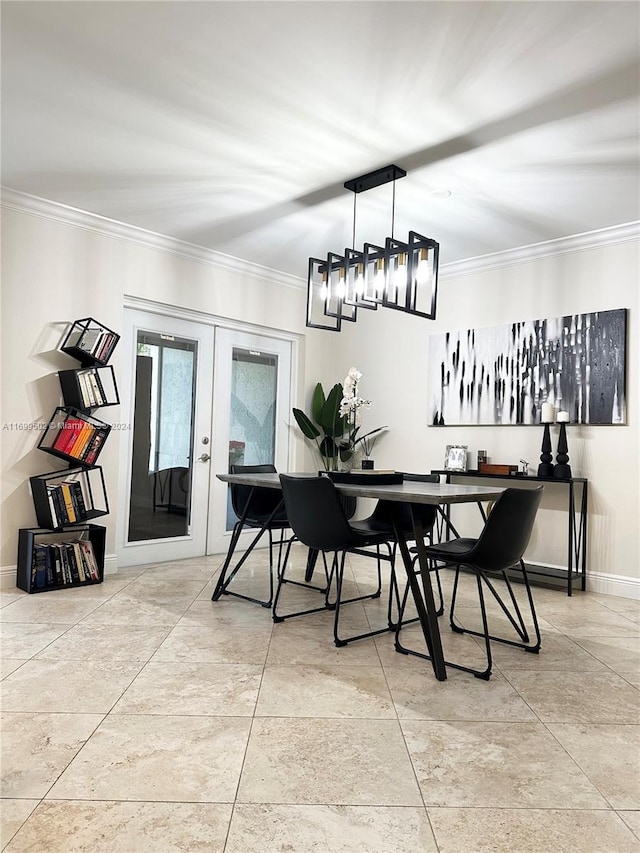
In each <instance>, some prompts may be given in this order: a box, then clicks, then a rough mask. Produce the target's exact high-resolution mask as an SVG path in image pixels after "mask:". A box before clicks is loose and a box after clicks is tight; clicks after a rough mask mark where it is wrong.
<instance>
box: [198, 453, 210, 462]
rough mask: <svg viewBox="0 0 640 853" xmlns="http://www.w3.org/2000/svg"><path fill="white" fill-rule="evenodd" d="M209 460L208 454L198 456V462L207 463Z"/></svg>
mask: <svg viewBox="0 0 640 853" xmlns="http://www.w3.org/2000/svg"><path fill="white" fill-rule="evenodd" d="M210 459H211V457H210V456H209V454H208V453H203V454H202V456H198V461H199V462H208V461H209V460H210Z"/></svg>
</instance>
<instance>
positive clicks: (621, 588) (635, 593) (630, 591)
mask: <svg viewBox="0 0 640 853" xmlns="http://www.w3.org/2000/svg"><path fill="white" fill-rule="evenodd" d="M587 590H588V591H589V592H599V593H601V594H603V595H619V596H621V597H622V598H634V599H636V600H638V599H640V578H632V577H629V576H628V575H606V574H604V572H587Z"/></svg>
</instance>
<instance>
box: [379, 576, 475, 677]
mask: <svg viewBox="0 0 640 853" xmlns="http://www.w3.org/2000/svg"><path fill="white" fill-rule="evenodd" d="M432 565H435V564H432ZM434 571H435V572H436V574H437V577H438V590H439V593H440V609H439V611H438V615H441V614H442V612H443V611H444V603H443V599H442V585H441V583H440V576H439V574H438V570H437V568H436V569H434ZM458 574H459V567H458V570H457V571H456V575H455V578H454V582H453V593H452V598H451V608H450V611H449V619H450V623H451V627H452V628H453V630H454V631H456V632H457V633H463V630H462V629H460V628H458V626H456V625H455V623H454V622H453V611H454V608H455V600H456V595H457V590H458ZM477 583H478V596H479V599H480V611H481V613H482V623H483V626H484V628H485V633H484V634H480V635H479V636H483V637H484V640H485V648H486V654H487V666H486V667H485V669H474V667H471V666H463V665H462V664H459V663H455V662H454V661H449V660H445V662H444V663H445V666H448V667H451V668H452V669H459V670H461V671H462V672H468V673H470V674H471V675H474V676H475V677H476V678H481V679H483V680H484V681H488V680H489V677H490V676H491V667H492V657H491V644H490V642H489V636H488V624H487V615H486V610H485V604H484V595H483V593H482V585H481V582H480V577H479V576H477ZM407 594H408V588H407V589H406V590H405V594H404V597H403V602H402V611H401V613H404V607H405V605H406V602H407ZM415 621H416V620H415V619H408V620H407V621H406V622H404V621H403V620H402V619H401V620H400V622H399V624H398V626H397V628H396V636H395V648H396V651H397V652H400V653H401V654H405V655H414V656H415V657H419V658H422V659H423V660H428V661H430V660H431V655H430V654H426V653H424V652H419V651H417V650H416V649H410V648H408V647H407V646H403V645H402V643H401V642H400V631H401V629H402V628H403V627H404V626H405V625H410V624H411V623H412V622H415Z"/></svg>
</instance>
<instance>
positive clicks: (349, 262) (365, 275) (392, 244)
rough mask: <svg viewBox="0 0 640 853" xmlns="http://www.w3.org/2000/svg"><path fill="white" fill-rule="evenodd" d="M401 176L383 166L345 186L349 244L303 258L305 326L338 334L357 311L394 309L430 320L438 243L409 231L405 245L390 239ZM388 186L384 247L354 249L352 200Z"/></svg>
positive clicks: (402, 173) (400, 172)
mask: <svg viewBox="0 0 640 853" xmlns="http://www.w3.org/2000/svg"><path fill="white" fill-rule="evenodd" d="M406 174H407V173H406V171H405V170H404V169H401V168H400V167H399V166H394V165H390V166H384V167H383V168H382V169H377V170H376V171H375V172H369V173H368V174H366V175H361V176H360V177H358V178H352V179H351V180H349V181H345V184H344V186H345V189H348V190H350V191H351V192H353V194H354V196H353V241H352V242H353V245H352V248H347V249H345V250H344V253H343V254H337V253H335V252H328V253H327V257H326V258H325V259H323V260H320V259H318V258H309V277H308V281H307V326H309V327H310V328H312V329H327V330H329V331H332V332H339V331H340V330H341V329H342V322H343V321H349V322H355V321H356V319H357V312H358V309H359V308H366V309H371V310H376V309H377V308H378V305H381V306H382V307H383V308H394V309H395V310H396V311H404V312H405V313H407V314H414V315H415V316H416V317H424V318H426V319H428V320H434V319H435V316H436V295H437V289H438V254H439V244H438V243H436V241H435V240H431V239H429V238H428V237H422V236H421V235H420V234H418V233H416V232H415V231H410V232H409V236H408V239H407V241H406V242H402V241H401V240H396V239H395V236H394V225H395V203H396V185H395V182H396V180H398V178H404V176H405V175H406ZM390 181H393V200H392V212H391V236H390V237H387V238H386V240H385V244H384V246H377V245H374V244H373V243H365V244H364V246H363V249H362V251H358V250H357V249H356V248H355V241H356V200H357V196H358V194H359V193H361V192H366V191H367V190H370V189H373V188H374V187H379V186H382V185H383V184H387V183H389V182H390Z"/></svg>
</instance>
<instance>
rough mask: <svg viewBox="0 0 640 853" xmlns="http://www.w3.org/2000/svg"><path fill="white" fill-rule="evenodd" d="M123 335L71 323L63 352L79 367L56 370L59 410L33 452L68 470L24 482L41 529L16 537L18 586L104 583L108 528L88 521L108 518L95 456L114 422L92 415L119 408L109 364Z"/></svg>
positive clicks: (36, 588)
mask: <svg viewBox="0 0 640 853" xmlns="http://www.w3.org/2000/svg"><path fill="white" fill-rule="evenodd" d="M119 340H120V336H119V335H118V334H116V333H115V332H114V331H113V330H112V329H109V328H108V327H107V326H105V325H104V324H103V323H99V322H98V321H97V320H94V319H93V317H85V318H83V319H82V320H75V321H74V322H73V323H72V324H71V327H70V329H69V330H68V332H67V333H66V335H65V337H64V339H63V341H62V344H61V345H60V350H61V351H62V352H65V353H67V355H70V356H72V357H73V358H75V359H77V360H78V361H80V364H81V366H80V367H79V368H75V369H73V370H60V371H58V379H59V381H60V389H61V391H62V397H63V401H64V404H65V405H63V406H58V407H57V408H56V410H55V411H54V413H53V415H52V416H51V419H50V421H49V423H48V424H47V428H46V429H45V431H44V433H43V434H42V436H41V437H40V440H39V442H38V445H37V447H38V449H39V450H43V451H44V452H45V453H49V454H51V455H52V456H55V457H56V458H58V459H61V460H63V461H64V462H66V463H67V466H68V467H67V469H66V470H62V471H51V472H49V473H46V474H38V475H36V476H33V477H30V478H29V483H30V485H31V495H32V497H33V504H34V508H35V512H36V519H37V522H38V524H39V525H40V526H39V527H37V528H32V527H30V528H22V529H21V530H19V533H18V563H17V569H16V574H17V577H16V586H17V587H18V588H19V589H23V590H25V592H29V593H32V592H48V591H49V590H52V589H69V588H70V587H75V586H88V585H89V584H96V583H102V580H103V578H104V551H105V535H106V528H104V527H102V526H100V525H97V524H93V523H92V522H93V520H94V519H96V518H100V517H102V516H105V515H108V513H109V502H108V500H107V491H106V488H105V482H104V474H103V471H102V468H101V467H100V466H99V465H97V464H96V463H97V461H98V457H99V456H100V453H101V452H102V449H103V447H104V445H105V442H106V440H107V438H108V436H109V433H110V432H111V424H109V423H105V421H102V420H100V419H99V418H96V417H94V415H93V414H92V410H93V409H97V408H102V407H103V406H116V405H118V404H119V402H120V397H119V396H118V387H117V385H116V378H115V373H114V371H113V367H111V366H110V365H109V364H107V362H108V361H109V358H110V357H111V355H112V353H113V350H114V349H115V347H116V345H117V343H118V341H119Z"/></svg>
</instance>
